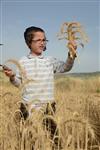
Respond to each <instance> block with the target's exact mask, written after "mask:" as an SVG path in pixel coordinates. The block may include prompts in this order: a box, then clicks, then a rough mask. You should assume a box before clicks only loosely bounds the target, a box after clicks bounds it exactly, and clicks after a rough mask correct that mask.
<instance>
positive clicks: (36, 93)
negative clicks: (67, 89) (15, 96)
mask: <svg viewBox="0 0 100 150" xmlns="http://www.w3.org/2000/svg"><path fill="white" fill-rule="evenodd" d="M73 62H74V60H72V59H71V58H69V57H68V59H67V61H66V62H63V61H60V60H58V59H56V58H53V57H43V56H33V55H32V54H29V55H28V56H24V57H22V58H21V59H20V61H19V63H20V65H21V67H22V68H23V69H24V72H25V79H27V80H28V79H29V80H30V79H31V80H33V81H32V82H29V83H28V84H26V85H25V86H24V88H23V92H22V97H23V100H24V102H26V103H28V102H31V101H35V100H39V101H40V103H47V102H48V101H54V73H64V72H67V71H69V70H70V69H71V68H72V66H73ZM25 79H24V78H23V77H21V76H20V75H19V74H18V75H16V77H15V80H14V81H13V82H12V83H13V84H14V85H15V86H19V85H20V84H21V83H23V81H24V80H25Z"/></svg>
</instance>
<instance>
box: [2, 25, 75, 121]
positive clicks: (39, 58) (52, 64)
mask: <svg viewBox="0 0 100 150" xmlns="http://www.w3.org/2000/svg"><path fill="white" fill-rule="evenodd" d="M24 38H25V42H26V44H27V46H28V48H29V49H30V53H29V54H28V55H27V56H24V57H22V58H21V59H20V61H19V63H20V65H21V67H22V68H23V69H24V72H25V77H26V79H33V80H34V81H36V82H31V83H30V84H28V85H27V86H26V87H25V88H24V91H23V93H22V96H23V103H22V104H21V110H22V113H23V116H24V119H26V118H27V117H28V113H27V112H26V111H25V107H24V105H23V104H26V105H27V104H28V103H29V102H30V101H32V100H39V102H37V103H34V104H32V107H33V108H36V109H40V108H41V107H42V106H43V105H45V104H47V103H48V102H50V103H51V104H52V103H53V102H54V73H64V72H67V71H70V70H71V68H72V66H73V63H74V59H75V56H73V58H71V57H70V54H69V53H68V58H67V60H66V62H63V61H59V60H57V59H56V58H53V57H44V56H43V55H42V54H43V51H45V50H46V43H47V42H48V40H47V39H46V35H45V32H44V30H43V29H41V28H39V27H34V26H31V27H29V28H27V29H26V30H25V32H24ZM72 46H73V48H75V46H74V45H73V43H72ZM4 72H5V74H6V75H7V76H8V77H9V78H10V81H11V83H12V84H14V85H15V86H17V87H19V85H20V84H21V83H22V82H23V81H24V78H23V77H21V76H20V75H16V74H14V72H13V71H12V70H10V69H8V70H6V69H5V70H4Z"/></svg>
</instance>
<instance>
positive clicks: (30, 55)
mask: <svg viewBox="0 0 100 150" xmlns="http://www.w3.org/2000/svg"><path fill="white" fill-rule="evenodd" d="M27 57H28V58H29V59H32V58H39V59H43V58H44V56H43V55H40V56H34V55H32V54H31V53H29V54H28V55H27Z"/></svg>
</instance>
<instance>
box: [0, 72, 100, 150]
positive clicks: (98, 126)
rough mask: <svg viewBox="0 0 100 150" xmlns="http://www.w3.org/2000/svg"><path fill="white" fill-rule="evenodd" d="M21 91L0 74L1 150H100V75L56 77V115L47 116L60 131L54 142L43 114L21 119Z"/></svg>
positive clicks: (34, 114) (35, 113) (98, 73)
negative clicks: (47, 130) (56, 143)
mask: <svg viewBox="0 0 100 150" xmlns="http://www.w3.org/2000/svg"><path fill="white" fill-rule="evenodd" d="M20 91H21V89H18V88H16V87H14V86H13V85H11V83H10V82H9V80H8V78H7V77H6V76H5V75H4V74H3V73H2V72H0V150H33V149H32V145H33V144H34V150H52V149H53V150H100V72H96V73H86V74H85V73H84V74H82V73H81V74H79V73H78V74H67V75H66V74H63V75H61V74H59V75H57V76H55V99H56V103H57V106H56V113H55V114H54V115H53V116H51V115H47V116H46V118H51V119H52V120H53V121H54V122H55V123H56V125H57V130H58V131H59V135H56V134H55V136H54V137H53V139H51V138H50V133H48V132H46V129H43V126H42V120H43V118H45V116H44V115H43V110H41V112H37V111H35V110H33V112H32V116H31V117H30V118H29V119H28V120H27V121H24V120H23V118H21V119H20V116H19V106H20V102H21V94H20ZM57 138H58V139H61V140H59V141H58V143H60V144H58V145H57V146H54V143H55V142H54V141H55V139H57Z"/></svg>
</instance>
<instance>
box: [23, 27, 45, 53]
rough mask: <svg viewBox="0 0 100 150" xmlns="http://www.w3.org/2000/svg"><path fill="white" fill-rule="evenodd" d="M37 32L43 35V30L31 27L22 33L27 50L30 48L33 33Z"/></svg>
mask: <svg viewBox="0 0 100 150" xmlns="http://www.w3.org/2000/svg"><path fill="white" fill-rule="evenodd" d="M39 31H40V32H43V33H45V32H44V30H43V29H42V28H39V27H35V26H31V27H29V28H26V30H25V32H24V39H25V42H26V44H27V46H28V47H29V48H31V47H30V46H31V43H32V39H33V38H34V33H35V32H39ZM45 50H46V47H45V49H44V51H45Z"/></svg>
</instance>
